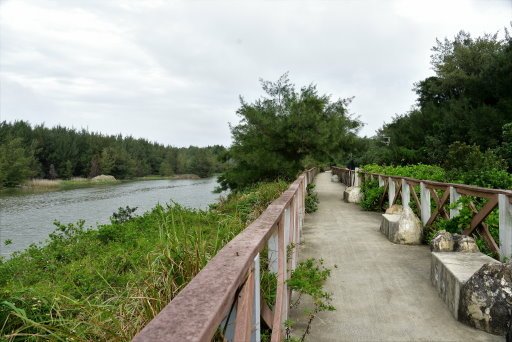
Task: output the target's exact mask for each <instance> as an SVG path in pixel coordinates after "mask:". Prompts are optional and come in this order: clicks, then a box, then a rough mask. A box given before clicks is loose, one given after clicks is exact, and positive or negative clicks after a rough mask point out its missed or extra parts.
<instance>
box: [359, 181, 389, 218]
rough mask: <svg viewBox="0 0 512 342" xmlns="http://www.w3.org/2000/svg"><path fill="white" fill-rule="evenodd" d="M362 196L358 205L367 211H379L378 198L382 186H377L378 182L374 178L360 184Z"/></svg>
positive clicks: (382, 192) (381, 193) (381, 191)
mask: <svg viewBox="0 0 512 342" xmlns="http://www.w3.org/2000/svg"><path fill="white" fill-rule="evenodd" d="M361 193H362V194H363V198H362V200H361V202H360V203H359V205H360V206H361V208H363V209H364V210H367V211H381V210H382V209H381V208H380V205H379V204H380V199H381V197H382V195H383V194H384V187H379V182H378V181H375V180H371V181H365V182H363V184H362V186H361Z"/></svg>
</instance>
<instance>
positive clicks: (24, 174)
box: [0, 126, 34, 188]
mask: <svg viewBox="0 0 512 342" xmlns="http://www.w3.org/2000/svg"><path fill="white" fill-rule="evenodd" d="M0 127H1V126H0ZM33 165H34V158H33V156H32V155H31V154H30V152H28V151H27V150H26V149H25V148H24V147H23V142H22V140H21V139H20V138H14V139H11V138H7V141H1V140H0V188H1V187H13V186H17V185H20V184H21V182H23V181H24V180H25V179H27V178H28V177H30V176H32V175H33V171H32V169H31V168H32V166H33Z"/></svg>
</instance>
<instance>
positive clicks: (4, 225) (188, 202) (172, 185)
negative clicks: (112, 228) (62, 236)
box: [0, 178, 219, 257]
mask: <svg viewBox="0 0 512 342" xmlns="http://www.w3.org/2000/svg"><path fill="white" fill-rule="evenodd" d="M216 185H217V183H216V179H215V178H207V179H198V180H154V181H138V182H129V183H124V184H120V185H110V186H99V187H94V188H84V189H75V190H68V191H56V192H46V193H38V194H28V195H27V194H25V195H16V196H3V197H0V255H1V256H4V257H8V256H9V255H10V254H11V253H12V252H14V251H18V250H21V249H24V248H26V247H28V246H29V245H30V244H31V243H38V242H42V241H44V240H46V238H47V237H48V234H49V233H51V232H52V231H53V230H54V228H55V226H54V225H53V221H54V220H58V221H60V222H61V223H70V222H76V221H78V220H79V219H84V220H85V226H86V227H91V226H92V227H95V226H96V224H98V223H99V224H103V223H108V222H110V221H109V218H110V216H112V213H113V212H115V211H117V209H118V208H119V207H125V206H127V205H128V206H130V207H138V209H137V211H136V212H135V214H139V215H140V214H142V213H144V212H145V211H147V210H149V209H151V208H153V207H154V206H155V205H156V204H157V203H161V204H164V203H170V202H171V201H174V202H177V203H179V204H181V205H183V206H185V207H189V208H197V209H207V208H208V204H211V203H214V202H215V201H216V200H217V199H218V197H219V195H218V194H214V193H212V191H213V189H214V188H215V186H216ZM5 240H11V241H12V244H10V245H5V243H4V242H5Z"/></svg>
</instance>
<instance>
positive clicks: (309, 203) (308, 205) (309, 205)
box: [305, 183, 318, 214]
mask: <svg viewBox="0 0 512 342" xmlns="http://www.w3.org/2000/svg"><path fill="white" fill-rule="evenodd" d="M314 190H315V184H313V183H311V184H308V186H307V188H306V191H307V193H306V198H305V209H306V213H308V214H310V213H314V212H315V211H317V210H318V195H317V193H316V192H315V191H314Z"/></svg>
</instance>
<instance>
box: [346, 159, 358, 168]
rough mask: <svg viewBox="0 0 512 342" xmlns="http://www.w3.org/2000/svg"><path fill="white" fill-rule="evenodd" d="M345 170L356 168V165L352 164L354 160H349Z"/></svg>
mask: <svg viewBox="0 0 512 342" xmlns="http://www.w3.org/2000/svg"><path fill="white" fill-rule="evenodd" d="M347 168H348V169H349V170H354V169H355V168H356V163H355V162H354V159H350V161H349V162H348V164H347Z"/></svg>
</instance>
